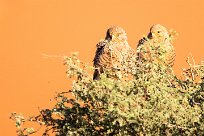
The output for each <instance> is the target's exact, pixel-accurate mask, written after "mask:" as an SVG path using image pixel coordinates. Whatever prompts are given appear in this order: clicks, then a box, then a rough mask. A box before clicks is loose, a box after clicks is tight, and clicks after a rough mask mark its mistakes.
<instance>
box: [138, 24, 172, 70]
mask: <svg viewBox="0 0 204 136" xmlns="http://www.w3.org/2000/svg"><path fill="white" fill-rule="evenodd" d="M137 49H138V50H139V51H138V58H139V60H141V59H145V60H147V61H150V62H155V61H156V62H162V63H163V64H165V65H168V66H171V67H172V66H173V64H174V61H175V56H176V54H175V50H174V47H173V46H172V44H171V38H170V34H169V32H168V30H167V29H166V28H165V27H164V26H162V25H160V24H155V25H153V26H152V27H151V28H150V32H149V34H148V36H147V37H143V38H142V39H141V40H139V43H138V45H137ZM154 55H156V56H154Z"/></svg>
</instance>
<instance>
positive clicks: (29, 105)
mask: <svg viewBox="0 0 204 136" xmlns="http://www.w3.org/2000/svg"><path fill="white" fill-rule="evenodd" d="M155 23H160V24H163V25H164V26H166V27H168V28H173V29H175V30H176V31H177V32H178V33H179V37H178V39H177V40H176V41H175V43H174V46H175V49H176V54H177V56H176V62H175V66H174V68H175V70H176V73H177V74H179V73H180V68H181V67H184V66H186V63H185V60H186V57H187V56H189V53H190V52H191V53H192V54H193V56H194V58H195V60H196V62H199V61H201V60H204V59H203V57H204V54H203V53H204V37H203V34H202V32H203V31H204V1H203V0H194V1H193V0H140V1H139V0H5V1H4V0H0V46H1V49H0V63H1V67H0V91H1V96H0V97H1V98H0V104H1V106H0V107H1V109H0V135H2V136H3V135H5V136H15V135H16V134H15V126H14V122H12V121H11V120H9V114H10V113H11V112H13V111H15V112H20V113H24V115H32V114H35V113H37V111H38V107H41V108H43V107H50V106H52V103H51V102H50V98H52V97H53V96H54V94H55V92H57V91H64V90H67V89H69V87H70V84H71V82H69V81H68V80H67V77H66V75H65V70H66V69H65V66H63V64H62V59H61V58H57V56H56V57H53V58H47V59H46V58H43V55H42V54H44V53H45V54H48V55H59V56H63V55H69V54H70V52H73V51H79V52H80V58H81V59H82V60H83V61H85V62H89V63H90V64H92V63H91V62H92V59H93V56H94V52H95V45H96V43H97V42H98V41H99V40H100V39H101V38H103V37H104V36H105V31H106V29H107V28H108V27H109V26H112V25H119V26H121V27H123V28H124V29H125V30H126V32H127V35H128V39H129V43H130V45H131V46H132V47H133V48H135V47H136V43H137V41H138V40H139V39H140V38H141V36H142V35H143V34H147V32H148V31H149V27H150V26H151V25H152V24H155Z"/></svg>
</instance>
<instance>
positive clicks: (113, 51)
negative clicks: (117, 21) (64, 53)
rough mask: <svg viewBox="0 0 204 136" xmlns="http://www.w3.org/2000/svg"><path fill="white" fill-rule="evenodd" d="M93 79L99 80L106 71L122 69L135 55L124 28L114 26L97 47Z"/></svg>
mask: <svg viewBox="0 0 204 136" xmlns="http://www.w3.org/2000/svg"><path fill="white" fill-rule="evenodd" d="M96 47H97V49H96V53H95V57H94V60H93V62H94V64H93V65H94V67H95V68H96V69H95V71H94V75H93V79H94V80H97V79H99V76H100V73H103V72H104V70H112V69H118V70H119V69H121V67H122V65H123V63H124V62H125V61H126V60H127V59H128V56H130V55H131V54H134V51H133V49H132V48H131V47H130V46H129V45H128V42H127V35H126V32H125V31H124V29H123V28H121V27H118V26H114V27H111V28H109V29H108V30H107V33H106V37H105V39H104V40H101V41H100V42H99V43H98V44H97V45H96Z"/></svg>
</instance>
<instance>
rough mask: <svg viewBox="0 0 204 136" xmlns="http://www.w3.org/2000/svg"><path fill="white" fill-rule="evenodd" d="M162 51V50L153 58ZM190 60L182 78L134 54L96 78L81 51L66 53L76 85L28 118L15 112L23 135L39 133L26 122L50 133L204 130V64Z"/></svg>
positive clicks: (199, 132)
mask: <svg viewBox="0 0 204 136" xmlns="http://www.w3.org/2000/svg"><path fill="white" fill-rule="evenodd" d="M153 50H154V49H153ZM162 53H163V52H162V51H158V49H157V50H156V51H155V53H152V56H151V57H152V58H158V57H160V56H162V55H161V54H162ZM158 55H159V56H158ZM152 60H154V59H152ZM161 60H162V57H161ZM187 62H188V64H189V68H186V69H183V76H182V77H181V78H178V77H177V76H176V75H175V74H174V72H173V70H172V68H171V67H169V66H167V65H165V64H161V63H158V62H153V61H147V60H145V59H144V60H142V61H137V58H131V62H129V63H128V65H127V66H126V67H124V68H123V70H118V69H116V70H106V71H105V72H104V73H102V74H101V76H100V80H93V79H92V73H93V70H94V68H93V67H91V66H89V65H87V64H85V63H82V62H80V60H79V59H78V58H77V55H76V53H75V54H73V55H72V56H70V57H66V58H65V65H66V66H67V75H68V77H69V78H72V79H73V86H72V88H71V89H70V90H69V91H68V92H60V93H58V94H57V96H56V97H55V100H56V105H55V106H54V107H53V108H51V109H41V110H40V112H39V115H36V116H32V117H28V118H24V117H23V116H22V115H20V114H17V113H12V114H11V119H13V120H14V121H15V122H16V127H17V134H18V135H19V136H25V135H29V134H33V133H37V132H38V129H34V128H28V127H26V125H24V124H25V123H26V122H35V123H37V124H39V125H40V126H44V128H45V129H44V133H43V135H44V136H45V135H49V134H50V133H54V134H55V135H60V136H68V135H93V136H95V135H97V136H98V135H141V136H142V135H204V111H203V108H204V81H203V80H204V64H203V63H201V64H199V65H195V64H194V63H190V59H188V61H187ZM130 63H131V64H130ZM124 64H125V63H124ZM42 129H43V128H42Z"/></svg>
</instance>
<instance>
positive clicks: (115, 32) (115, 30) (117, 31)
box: [105, 26, 127, 41]
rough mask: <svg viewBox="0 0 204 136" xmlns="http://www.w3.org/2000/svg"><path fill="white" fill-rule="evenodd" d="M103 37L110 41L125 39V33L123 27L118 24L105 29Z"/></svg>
mask: <svg viewBox="0 0 204 136" xmlns="http://www.w3.org/2000/svg"><path fill="white" fill-rule="evenodd" d="M105 39H106V40H111V41H126V40H127V35H126V32H125V30H124V29H123V28H121V27H119V26H113V27H110V28H109V29H108V30H107V33H106V38H105Z"/></svg>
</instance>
